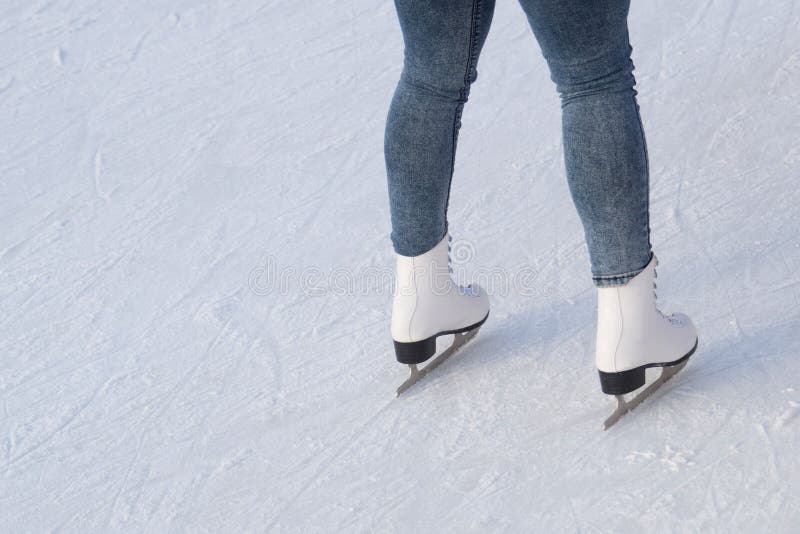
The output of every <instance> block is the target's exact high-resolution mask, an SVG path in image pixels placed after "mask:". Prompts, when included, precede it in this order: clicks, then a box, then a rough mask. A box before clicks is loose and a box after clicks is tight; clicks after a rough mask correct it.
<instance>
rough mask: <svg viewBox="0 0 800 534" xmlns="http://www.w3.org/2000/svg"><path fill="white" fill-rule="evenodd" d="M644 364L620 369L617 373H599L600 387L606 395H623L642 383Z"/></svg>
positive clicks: (637, 387)
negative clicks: (624, 369) (633, 367)
mask: <svg viewBox="0 0 800 534" xmlns="http://www.w3.org/2000/svg"><path fill="white" fill-rule="evenodd" d="M644 370H645V366H642V367H636V368H635V369H628V370H627V371H620V372H619V373H606V372H604V371H600V370H599V369H598V370H597V372H598V373H600V388H601V389H602V390H603V393H605V394H606V395H624V394H625V393H630V392H631V391H634V390H637V389H639V388H640V387H642V386H643V385H644Z"/></svg>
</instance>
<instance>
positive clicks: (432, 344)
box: [394, 336, 436, 365]
mask: <svg viewBox="0 0 800 534" xmlns="http://www.w3.org/2000/svg"><path fill="white" fill-rule="evenodd" d="M435 352H436V336H431V337H429V338H427V339H423V340H422V341H410V342H408V343H403V342H401V341H395V342H394V353H395V355H396V356H397V361H398V362H400V363H405V364H408V365H411V364H417V363H422V362H424V361H426V360H427V359H428V358H430V357H431V356H433V354H434V353H435Z"/></svg>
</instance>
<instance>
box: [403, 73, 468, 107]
mask: <svg viewBox="0 0 800 534" xmlns="http://www.w3.org/2000/svg"><path fill="white" fill-rule="evenodd" d="M477 77H478V72H477V70H476V69H475V68H474V66H471V67H470V68H469V70H467V69H466V68H465V67H464V66H463V65H442V64H431V65H424V66H421V65H406V66H405V67H404V68H403V73H402V75H401V76H400V84H401V85H403V86H404V88H406V89H408V90H410V91H413V92H415V93H418V94H420V95H421V96H423V97H430V98H435V99H441V100H447V101H450V102H460V103H464V102H466V101H467V98H468V97H469V90H470V86H471V85H472V83H473V82H474V81H475V80H476V79H477Z"/></svg>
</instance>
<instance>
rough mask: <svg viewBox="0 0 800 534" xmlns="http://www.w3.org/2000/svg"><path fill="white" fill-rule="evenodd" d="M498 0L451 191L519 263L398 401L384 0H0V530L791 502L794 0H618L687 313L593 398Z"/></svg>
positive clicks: (436, 519)
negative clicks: (633, 394) (617, 390)
mask: <svg viewBox="0 0 800 534" xmlns="http://www.w3.org/2000/svg"><path fill="white" fill-rule="evenodd" d="M498 4H499V5H498V6H497V13H496V15H495V21H494V25H493V27H492V30H491V33H490V35H489V38H488V42H487V44H486V48H485V51H484V54H483V56H482V58H481V61H480V64H479V66H478V70H479V73H480V74H479V77H478V81H477V83H476V84H475V85H474V86H473V90H472V92H471V96H470V102H469V104H468V106H467V109H466V110H465V114H464V120H463V122H464V126H463V129H462V135H461V138H460V141H459V155H458V160H457V163H456V176H455V179H454V187H453V192H452V197H451V213H450V219H451V224H452V229H453V233H454V235H455V237H456V238H457V239H460V240H462V241H463V242H464V243H469V244H471V247H472V248H471V249H470V250H471V251H472V252H474V253H472V252H471V253H470V254H468V255H467V256H468V258H467V259H468V260H469V262H468V263H467V264H464V265H466V275H472V274H475V273H477V272H479V271H481V270H482V271H481V272H495V273H496V272H500V273H501V275H504V276H506V275H507V276H513V275H514V274H515V273H519V272H521V270H522V269H527V272H528V274H529V275H531V274H532V276H529V277H528V278H526V280H528V281H529V282H530V281H531V280H532V281H533V287H531V284H530V283H529V284H528V286H527V290H526V291H524V292H523V291H520V290H519V288H518V287H517V288H516V289H515V287H511V288H507V290H505V291H503V290H499V289H498V290H497V291H495V292H494V293H493V294H492V297H491V298H492V314H491V316H490V317H489V320H488V322H487V323H486V325H485V326H484V327H483V329H482V330H481V333H480V335H479V336H478V337H477V338H476V339H475V340H474V341H473V342H472V343H471V344H470V345H469V346H467V347H465V349H464V350H463V351H462V352H460V353H459V354H458V355H457V356H456V357H454V358H452V359H451V360H449V361H448V362H447V364H446V365H443V366H442V367H441V368H439V369H437V370H436V371H435V372H433V373H431V375H430V376H428V377H426V379H425V381H424V382H421V383H420V384H418V385H417V386H416V387H415V389H414V390H413V391H409V392H408V393H407V394H406V395H404V396H403V397H401V398H399V399H396V398H395V397H394V390H395V388H396V387H397V385H398V384H399V383H400V382H401V381H402V380H403V379H404V378H405V376H406V370H405V369H404V368H402V367H401V366H399V365H398V364H397V363H396V362H395V361H394V358H393V355H392V352H391V351H392V345H391V340H390V337H389V312H390V309H389V295H388V293H387V284H386V283H385V279H384V278H383V274H385V269H386V268H391V266H392V261H393V256H392V252H391V248H390V243H389V239H388V236H389V217H388V202H387V198H386V185H385V174H384V164H383V155H382V143H383V123H384V118H385V115H386V110H387V107H388V103H389V100H390V98H391V94H392V91H393V90H394V84H395V82H396V80H397V77H398V75H399V72H400V61H401V56H402V50H401V49H402V44H401V36H400V33H399V29H398V26H397V22H396V20H395V15H394V11H393V7H392V4H391V2H373V1H368V0H352V1H349V2H321V1H310V2H289V1H287V0H267V1H261V2H233V1H231V0H224V1H218V2H190V1H188V0H175V1H173V2H156V1H153V0H147V1H141V2H90V1H89V0H73V1H70V2H65V1H58V0H55V1H46V0H36V1H22V0H7V1H5V2H3V5H2V7H0V50H2V51H3V54H2V57H1V58H0V124H1V125H2V128H0V532H8V533H11V532H14V533H19V532H45V531H61V532H81V533H87V532H238V531H254V532H264V531H269V532H289V533H291V532H367V531H377V532H459V533H460V532H534V531H540V532H578V531H580V532H595V531H608V532H612V531H613V532H656V531H686V532H711V531H718V532H743V531H751V532H753V531H757V532H765V531H772V532H790V531H792V530H794V531H796V528H797V525H799V524H800V498H799V497H798V495H800V417H797V414H798V406H799V405H800V358H799V357H798V356H799V355H800V354H799V353H800V274H798V270H799V269H798V267H800V261H799V260H800V224H799V223H798V216H797V206H798V204H800V188H798V181H799V180H800V134H799V133H798V125H800V105H799V104H798V95H800V31H798V27H799V26H800V2H798V1H797V0H770V1H751V2H713V1H703V2H697V1H689V0H674V1H671V2H655V1H652V0H650V1H645V2H635V3H634V6H633V11H632V14H631V35H632V41H633V44H634V54H635V56H634V61H635V63H636V66H637V71H636V72H637V76H638V80H639V91H640V96H639V99H640V104H641V107H642V113H643V120H644V123H645V127H646V131H647V140H648V145H649V148H650V164H651V174H652V187H651V209H652V213H651V222H652V240H653V243H654V246H655V250H656V252H657V253H658V255H659V259H660V261H661V265H660V268H659V299H660V302H661V303H663V307H664V308H665V310H666V311H669V310H675V309H682V310H683V311H685V312H687V313H688V314H689V315H691V316H692V317H693V318H694V319H695V322H696V323H697V325H698V328H699V331H700V336H701V338H700V346H699V348H698V351H697V353H696V355H695V356H693V358H692V360H691V361H690V363H689V365H688V366H687V367H686V368H685V369H684V370H683V371H682V372H681V373H680V374H679V375H678V376H676V377H675V379H673V380H672V381H671V382H669V384H667V386H665V387H664V388H662V391H661V392H659V393H658V394H657V395H655V396H654V397H653V398H651V399H648V401H646V402H645V403H644V404H642V406H640V407H639V408H637V410H636V411H635V412H633V413H632V414H630V415H628V416H626V418H624V419H623V420H622V421H621V422H620V423H619V424H617V425H616V426H615V427H614V428H612V429H611V430H610V431H608V432H602V431H601V430H600V424H601V422H602V420H603V419H604V418H605V417H606V416H607V415H608V414H609V413H610V411H611V410H612V409H613V406H614V401H613V399H611V398H607V397H605V396H604V395H602V393H601V392H600V389H599V383H598V379H597V375H596V371H595V369H594V364H593V342H594V307H593V306H594V298H595V297H594V292H593V288H592V286H591V282H590V278H589V267H588V259H587V253H586V250H585V247H584V244H583V236H582V231H581V228H580V224H579V221H578V218H577V215H576V214H575V212H574V210H573V208H572V205H571V201H570V198H569V194H568V190H567V186H566V182H565V180H564V176H563V170H562V163H561V146H560V130H559V106H558V99H557V96H556V93H555V91H554V88H553V86H552V83H551V82H550V80H549V77H548V74H547V71H546V67H545V65H544V62H543V60H542V59H541V57H540V54H539V51H538V48H537V46H536V43H535V40H534V38H533V36H532V35H531V32H530V30H529V29H528V27H527V25H526V21H525V18H524V17H523V14H522V11H521V9H520V8H519V6H518V5H517V4H516V3H514V2H499V3H498ZM331 273H338V274H336V275H335V276H331V277H328V275H329V274H331ZM366 273H377V274H378V276H377V277H376V283H375V284H374V286H370V287H366V288H365V284H362V283H360V281H363V279H364V278H365V276H366ZM353 275H355V276H353ZM276 280H277V281H282V282H283V284H282V285H283V287H282V288H281V287H280V285H281V284H277V283H276ZM353 280H356V281H359V283H351V282H353ZM531 289H533V290H532V291H531ZM651 378H652V377H651Z"/></svg>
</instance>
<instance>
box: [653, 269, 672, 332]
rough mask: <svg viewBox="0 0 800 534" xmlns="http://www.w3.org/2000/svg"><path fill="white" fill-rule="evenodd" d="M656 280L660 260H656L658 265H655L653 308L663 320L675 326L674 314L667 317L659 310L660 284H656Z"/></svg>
mask: <svg viewBox="0 0 800 534" xmlns="http://www.w3.org/2000/svg"><path fill="white" fill-rule="evenodd" d="M656 278H658V258H656V264H655V265H653V306H654V307H655V309H656V312H657V313H658V314H659V315H660V316H661V317H662V318H663V319H666V320H667V321H669V322H670V323H672V324H675V320H676V319H675V316H674V315H673V314H671V313H670V314H669V315H666V314H664V312H662V311H661V310H660V309H659V308H658V293H656V289H658V284H656Z"/></svg>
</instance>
